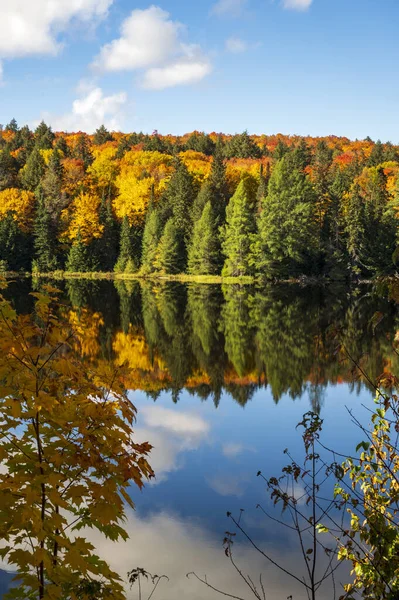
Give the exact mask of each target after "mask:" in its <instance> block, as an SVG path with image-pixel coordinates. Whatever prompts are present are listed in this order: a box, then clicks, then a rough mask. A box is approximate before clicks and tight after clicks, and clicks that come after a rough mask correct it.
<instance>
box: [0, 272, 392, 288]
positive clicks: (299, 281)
mask: <svg viewBox="0 0 399 600" xmlns="http://www.w3.org/2000/svg"><path fill="white" fill-rule="evenodd" d="M0 277H3V278H4V279H13V278H17V279H29V278H30V279H52V280H58V281H63V280H70V279H85V280H89V281H96V280H107V281H177V282H179V283H199V284H201V283H202V284H230V285H234V284H240V285H254V284H263V285H279V284H293V285H295V284H296V285H303V286H310V285H332V284H336V285H339V284H345V285H349V286H351V287H352V286H353V285H355V286H356V285H365V284H371V283H375V282H377V281H379V279H378V278H377V279H374V280H372V279H359V280H358V281H356V282H353V281H352V282H350V281H348V280H345V279H328V278H326V277H314V276H312V277H311V276H307V275H303V276H300V277H297V278H291V279H262V278H259V277H254V276H251V275H245V276H240V277H223V276H222V275H187V274H184V273H181V274H176V275H162V274H160V273H154V274H152V275H140V274H139V273H114V272H109V273H106V272H101V271H93V272H76V273H71V272H68V271H53V272H50V273H31V272H14V271H6V272H3V273H0ZM384 279H385V280H391V279H392V280H393V279H397V278H396V277H395V276H392V277H387V278H384Z"/></svg>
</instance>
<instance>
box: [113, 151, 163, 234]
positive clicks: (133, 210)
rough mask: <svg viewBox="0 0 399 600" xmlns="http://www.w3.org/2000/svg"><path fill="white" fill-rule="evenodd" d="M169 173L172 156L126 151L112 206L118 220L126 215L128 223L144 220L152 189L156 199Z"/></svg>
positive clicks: (121, 163)
mask: <svg viewBox="0 0 399 600" xmlns="http://www.w3.org/2000/svg"><path fill="white" fill-rule="evenodd" d="M172 173H173V165H172V157H171V156H169V155H167V154H161V153H160V152H145V151H139V152H127V153H126V154H125V156H124V157H123V159H122V160H121V162H120V173H119V175H118V177H117V178H116V187H117V190H118V192H119V194H118V196H117V197H116V198H115V200H114V203H113V206H114V210H115V214H116V215H117V217H118V218H119V219H123V217H125V216H127V217H128V219H129V222H130V223H131V224H134V223H142V222H143V221H144V217H145V213H146V210H147V206H148V203H149V200H150V197H151V189H152V188H153V189H154V196H155V198H156V199H157V198H159V196H160V195H161V193H162V192H163V190H164V189H165V187H166V184H167V182H168V180H169V178H170V177H171V175H172Z"/></svg>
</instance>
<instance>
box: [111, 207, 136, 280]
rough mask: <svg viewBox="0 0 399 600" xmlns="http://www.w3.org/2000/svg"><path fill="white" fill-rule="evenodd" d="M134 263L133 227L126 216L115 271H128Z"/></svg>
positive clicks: (123, 221)
mask: <svg viewBox="0 0 399 600" xmlns="http://www.w3.org/2000/svg"><path fill="white" fill-rule="evenodd" d="M132 265H134V257H133V244H132V229H131V227H130V223H129V219H128V218H127V217H124V218H123V220H122V226H121V232H120V243H119V255H118V260H117V261H116V264H115V272H116V273H124V272H127V270H128V269H131V268H132Z"/></svg>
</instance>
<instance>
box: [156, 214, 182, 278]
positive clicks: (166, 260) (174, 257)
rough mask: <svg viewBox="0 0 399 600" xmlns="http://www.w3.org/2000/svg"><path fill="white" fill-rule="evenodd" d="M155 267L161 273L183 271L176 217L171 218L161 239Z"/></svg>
mask: <svg viewBox="0 0 399 600" xmlns="http://www.w3.org/2000/svg"><path fill="white" fill-rule="evenodd" d="M155 269H156V270H157V271H159V272H160V273H167V274H171V275H173V274H175V273H181V272H182V271H183V269H184V263H183V260H182V254H181V244H180V235H179V230H178V229H177V227H176V225H175V223H174V219H169V220H168V222H167V223H166V225H165V229H164V231H163V234H162V236H161V239H160V240H159V244H158V248H157V257H156V261H155Z"/></svg>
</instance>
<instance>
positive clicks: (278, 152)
mask: <svg viewBox="0 0 399 600" xmlns="http://www.w3.org/2000/svg"><path fill="white" fill-rule="evenodd" d="M289 151H290V149H289V146H288V145H287V144H286V143H285V142H283V141H282V140H279V141H278V142H277V145H276V147H275V149H274V152H273V158H275V159H276V160H281V159H282V158H283V157H284V156H285V155H286V154H287V152H289Z"/></svg>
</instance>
